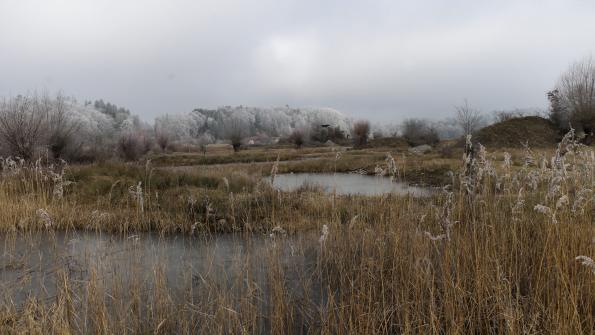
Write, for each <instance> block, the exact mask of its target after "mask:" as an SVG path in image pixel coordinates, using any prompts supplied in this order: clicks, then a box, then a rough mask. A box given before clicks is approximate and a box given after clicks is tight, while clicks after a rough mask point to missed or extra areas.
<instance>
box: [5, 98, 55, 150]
mask: <svg viewBox="0 0 595 335" xmlns="http://www.w3.org/2000/svg"><path fill="white" fill-rule="evenodd" d="M47 112H48V111H47V110H46V109H45V106H42V104H41V103H40V100H39V98H38V97H36V96H34V97H30V96H21V95H19V96H17V97H15V98H11V99H8V100H4V101H2V103H0V141H1V143H2V144H3V146H4V148H5V150H6V151H7V153H8V154H10V155H13V156H19V157H21V158H23V159H25V160H30V159H32V158H33V155H34V153H35V149H36V148H37V146H38V145H39V144H40V142H41V140H42V137H43V134H44V131H45V129H44V128H45V120H46V118H47Z"/></svg>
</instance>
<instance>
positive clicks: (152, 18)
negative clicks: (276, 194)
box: [0, 0, 595, 121]
mask: <svg viewBox="0 0 595 335" xmlns="http://www.w3.org/2000/svg"><path fill="white" fill-rule="evenodd" d="M418 3H419V2H413V1H403V2H397V1H374V2H364V1H338V0H333V1H314V0H306V1H273V0H265V1H251V2H246V1H240V0H223V1H214V0H212V1H211V0H208V1H182V0H172V1H141V0H136V1H135V0H130V1H116V0H106V1H75V0H49V1H41V0H39V1H33V0H20V1H16V0H3V1H2V2H0V45H1V52H0V73H1V74H2V75H1V77H0V95H10V94H17V93H21V92H26V91H28V90H32V89H38V90H39V89H48V90H52V91H55V90H59V89H61V90H63V91H64V92H65V93H67V94H70V95H74V96H76V97H78V98H80V99H86V98H91V99H93V98H104V99H107V100H109V101H112V102H114V103H116V104H118V105H122V106H126V107H128V108H130V109H131V110H132V111H133V112H135V113H138V114H140V115H141V116H142V117H144V118H146V119H152V118H153V117H155V116H157V115H159V114H163V113H181V112H186V111H189V110H191V109H193V108H195V107H215V106H220V105H252V106H265V107H266V106H284V105H286V104H289V105H292V106H317V107H333V108H337V109H339V110H342V111H344V112H347V113H349V114H351V115H353V116H354V117H362V118H370V119H373V120H396V121H398V120H400V119H403V118H405V117H408V116H411V115H414V116H425V117H444V116H446V115H449V114H451V113H452V106H453V105H454V104H457V103H460V101H462V99H463V98H468V99H469V101H470V102H471V103H473V104H474V105H476V106H477V107H479V108H482V109H484V110H491V109H503V108H515V107H540V106H545V104H546V99H545V91H547V90H548V89H549V88H551V87H552V86H553V85H554V83H555V81H556V79H557V76H558V75H559V74H560V73H561V72H562V71H564V70H565V68H566V66H567V65H568V64H569V63H570V62H571V61H573V60H575V59H578V58H581V57H583V56H585V55H588V54H590V53H592V52H593V50H595V39H593V38H592V37H593V36H592V34H593V32H594V31H595V20H592V18H593V17H594V16H595V5H594V4H592V3H591V2H588V1H579V0H576V1H542V2H533V1H502V2H497V3H496V2H487V1H448V2H447V1H438V0H434V1H426V2H424V3H423V4H418Z"/></svg>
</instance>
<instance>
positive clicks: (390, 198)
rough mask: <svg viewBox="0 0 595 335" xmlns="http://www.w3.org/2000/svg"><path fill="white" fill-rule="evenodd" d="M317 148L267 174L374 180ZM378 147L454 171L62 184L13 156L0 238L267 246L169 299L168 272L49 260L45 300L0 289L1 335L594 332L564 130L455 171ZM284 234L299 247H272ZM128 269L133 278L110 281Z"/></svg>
mask: <svg viewBox="0 0 595 335" xmlns="http://www.w3.org/2000/svg"><path fill="white" fill-rule="evenodd" d="M322 154H324V155H328V156H329V157H327V156H325V158H324V159H319V160H306V161H299V162H285V163H284V162H282V161H281V162H279V163H278V166H277V169H276V170H277V171H279V172H283V171H289V170H292V171H301V170H300V169H303V170H304V171H306V170H307V171H324V172H328V171H347V168H348V167H349V169H359V168H363V169H366V171H371V172H370V173H373V171H374V167H375V166H377V165H382V164H385V157H386V155H385V154H386V153H385V152H382V151H381V150H378V151H373V150H358V151H350V152H345V153H343V154H342V155H336V154H333V153H322ZM331 154H332V155H333V156H332V157H330V156H331ZM392 155H393V157H395V159H396V164H397V165H398V167H399V169H400V171H403V173H404V175H405V178H406V179H408V176H411V175H413V172H411V171H416V169H417V170H420V169H429V168H430V167H444V169H446V168H447V167H452V169H453V171H454V174H452V175H451V176H449V177H448V178H447V180H449V181H451V183H452V185H450V187H449V188H447V191H444V192H441V193H439V194H437V195H435V196H433V197H431V198H423V199H418V198H412V197H403V196H396V195H385V196H380V197H362V196H344V197H339V196H334V195H328V194H323V193H321V192H317V191H315V190H314V191H312V190H309V189H307V188H306V189H302V190H299V191H296V192H292V193H280V192H277V191H275V190H273V189H271V188H270V187H269V186H267V185H266V184H263V183H261V182H259V180H260V176H262V175H266V174H268V173H270V172H271V171H274V170H273V169H272V165H273V164H275V163H274V159H271V160H269V161H268V162H269V163H265V164H261V165H254V166H251V167H247V166H246V165H234V164H226V165H218V166H211V167H208V166H203V167H197V168H193V169H192V170H191V171H177V172H170V171H164V170H159V169H153V168H151V166H148V167H139V166H121V165H113V166H108V167H105V166H91V167H90V166H80V167H69V168H68V169H67V170H66V172H65V173H64V174H63V175H62V173H61V172H60V171H61V170H60V169H56V168H53V169H51V171H52V172H51V173H50V169H48V168H45V167H37V168H36V167H34V166H33V167H20V166H18V164H17V166H16V167H15V169H14V170H10V169H8V170H7V169H4V175H3V177H2V179H1V180H0V222H1V225H0V229H1V230H2V231H3V232H4V235H5V236H6V238H7V239H11V238H12V239H14V238H16V237H17V236H21V237H22V236H23V235H27V234H34V233H36V234H53V233H54V231H57V230H80V229H88V230H96V231H112V232H119V233H120V234H131V233H132V232H137V231H158V232H161V233H179V232H181V233H185V234H197V233H198V232H206V231H209V232H219V231H240V232H243V233H249V232H253V233H254V232H260V233H266V235H265V236H269V233H270V234H271V237H266V239H267V240H268V242H266V243H267V244H266V246H267V249H265V250H267V251H266V252H264V253H260V254H255V255H251V254H243V255H244V256H242V257H240V258H238V259H237V260H235V261H233V262H231V263H229V264H227V265H226V269H227V271H229V272H228V273H229V277H228V279H229V280H228V281H226V282H221V280H220V278H218V277H209V273H201V275H203V276H202V278H200V277H199V279H198V280H193V278H192V276H193V275H194V274H192V273H190V272H188V273H185V274H183V275H182V278H180V281H181V283H182V284H180V285H178V289H177V290H174V289H172V287H171V286H170V285H168V280H167V278H166V277H165V275H164V273H165V272H164V268H166V267H167V266H168V264H167V263H159V264H157V265H156V266H155V267H154V269H153V271H152V272H151V273H152V275H151V276H150V277H149V278H145V277H143V276H135V275H134V271H135V269H134V268H133V267H132V268H130V269H129V273H112V274H111V275H110V276H108V277H106V276H105V273H103V270H102V269H101V268H100V267H99V268H95V267H90V268H87V269H85V273H86V274H87V275H85V276H83V278H75V277H74V276H73V275H72V272H71V271H69V268H68V267H67V266H66V265H64V266H62V267H58V270H57V271H55V272H54V273H52V274H48V276H51V277H52V278H55V291H56V294H55V295H54V296H53V297H52V299H48V300H40V299H37V298H36V297H31V299H29V300H28V301H27V302H26V303H22V304H18V303H15V302H11V300H10V298H11V292H10V291H6V292H5V293H4V294H3V296H4V297H5V299H4V300H3V305H2V306H1V307H0V328H2V330H3V332H4V333H41V332H42V331H43V332H54V333H149V332H152V333H197V332H202V333H277V334H286V333H317V334H318V333H324V334H370V333H389V334H393V333H422V334H445V333H449V334H451V333H452V334H469V333H512V334H519V333H525V334H540V333H555V334H584V333H594V332H595V275H594V273H593V272H592V269H591V268H590V266H589V264H590V263H589V259H592V258H594V257H595V241H594V237H595V228H594V224H593V210H594V208H595V207H594V206H593V191H594V186H595V158H594V156H593V153H592V151H591V150H590V149H589V148H580V147H579V148H577V147H576V146H575V144H574V143H573V142H572V141H571V140H570V139H569V138H567V139H565V142H563V143H562V145H561V146H560V147H559V148H558V150H557V151H555V152H554V150H553V149H549V150H545V149H544V150H540V151H531V150H522V149H519V150H516V151H514V152H511V153H510V157H511V160H512V161H511V163H510V164H506V163H505V156H508V155H506V154H505V153H504V152H498V153H497V154H490V153H487V152H485V151H484V150H477V155H475V156H474V157H466V160H465V161H464V162H463V163H461V162H460V160H456V159H449V158H440V157H439V156H438V155H428V156H423V157H422V156H419V157H416V156H410V155H405V156H403V153H402V152H392ZM339 156H340V157H339ZM544 158H545V159H544ZM359 164H361V166H360V165H359ZM319 169H320V170H319ZM368 169H370V170H368ZM52 173H53V174H52ZM56 176H62V177H60V178H62V179H60V178H59V177H56ZM67 180H68V181H74V182H75V183H74V184H71V185H67V186H66V185H64V186H63V188H64V192H63V195H62V196H59V192H58V191H56V189H57V188H56V185H58V184H59V183H60V182H62V183H63V182H64V181H67ZM138 182H141V184H140V186H139V187H137V186H138V185H139V184H138ZM58 189H59V188H58ZM40 209H41V210H43V211H39V210H40ZM44 213H46V214H47V215H46V214H44ZM323 226H324V227H326V228H325V229H326V232H323ZM280 232H287V233H288V236H285V234H283V233H280ZM262 235H263V234H259V235H258V236H262ZM251 236H254V235H249V234H245V235H244V238H245V239H246V241H250V240H251V239H252V238H253V237H251ZM292 238H298V239H299V242H296V243H290V245H291V247H288V243H287V242H288V241H291V239H292ZM25 240H26V237H25ZM199 241H200V240H197V243H200V242H199ZM130 243H133V242H130ZM7 248H8V247H7ZM31 248H34V245H33V244H32V247H31ZM7 250H10V248H9V249H7ZM287 253H291V254H292V255H298V256H300V257H299V259H300V260H301V261H302V262H304V268H303V269H306V270H304V271H301V270H300V271H296V268H295V264H293V263H291V264H288V263H286V262H285V261H284V259H285V258H284V257H285V256H284V255H286V254H287ZM5 254H6V253H5ZM578 256H584V257H580V258H579V259H576V258H577V257H578ZM588 258H589V259H588ZM5 260H6V257H5V258H3V261H5ZM140 262H141V263H142V260H140ZM10 264H13V263H6V264H5V265H3V266H4V267H3V269H4V270H2V271H6V269H8V268H10V267H7V266H8V265H10ZM14 264H18V262H17V263H14ZM11 266H13V267H14V266H15V265H11ZM254 269H260V272H259V271H255V270H254ZM296 272H297V273H296ZM127 276H130V277H132V278H145V279H146V280H145V281H140V279H139V280H138V281H135V280H132V281H128V282H127V281H124V280H122V278H124V277H127ZM114 283H116V284H117V285H116V284H114ZM118 283H119V284H118ZM179 290H181V291H182V292H183V294H179V292H177V291H179ZM296 292H299V294H296Z"/></svg>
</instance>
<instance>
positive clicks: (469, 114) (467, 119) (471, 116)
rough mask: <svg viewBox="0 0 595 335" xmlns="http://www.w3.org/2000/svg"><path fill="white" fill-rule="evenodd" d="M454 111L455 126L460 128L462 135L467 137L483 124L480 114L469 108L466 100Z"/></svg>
mask: <svg viewBox="0 0 595 335" xmlns="http://www.w3.org/2000/svg"><path fill="white" fill-rule="evenodd" d="M455 109H456V112H457V115H456V120H457V124H458V125H459V127H461V130H462V131H463V135H469V134H471V133H473V132H474V131H476V130H478V129H479V128H480V126H481V124H482V123H483V117H482V115H481V112H480V111H479V110H477V109H474V108H472V107H470V106H469V102H468V101H467V99H465V103H464V104H463V105H461V106H457V107H455Z"/></svg>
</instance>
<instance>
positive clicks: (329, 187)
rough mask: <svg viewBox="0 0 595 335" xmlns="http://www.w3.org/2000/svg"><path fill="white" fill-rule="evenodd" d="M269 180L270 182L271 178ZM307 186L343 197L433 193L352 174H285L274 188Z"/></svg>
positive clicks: (378, 178)
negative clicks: (319, 188)
mask: <svg viewBox="0 0 595 335" xmlns="http://www.w3.org/2000/svg"><path fill="white" fill-rule="evenodd" d="M267 179H268V180H269V181H270V177H269V178H267ZM307 185H312V186H317V187H321V188H322V189H323V190H324V191H326V192H329V193H332V192H336V193H337V194H341V195H348V194H359V195H369V196H373V195H382V194H387V193H396V194H402V195H407V194H410V195H412V196H414V197H426V196H429V195H431V194H432V191H433V190H432V189H431V188H428V187H418V186H409V185H408V184H407V183H403V182H395V181H392V180H391V179H390V178H388V177H379V176H367V175H361V174H352V173H284V174H278V175H277V176H276V177H275V182H274V185H273V186H274V187H276V188H278V189H280V190H281V191H293V190H296V189H298V188H300V187H303V186H307Z"/></svg>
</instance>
